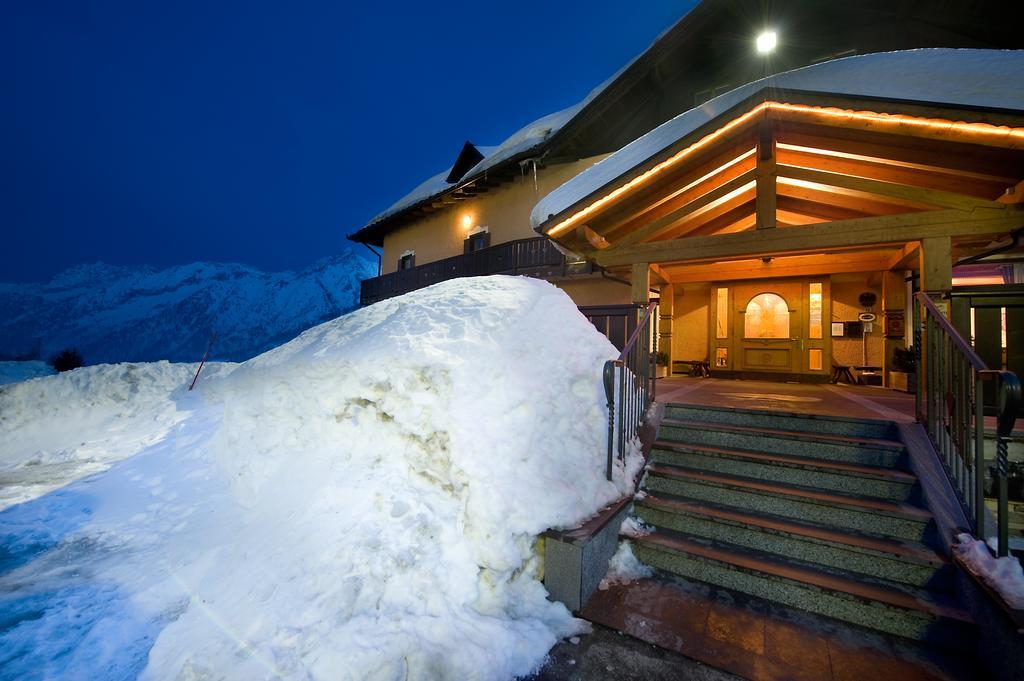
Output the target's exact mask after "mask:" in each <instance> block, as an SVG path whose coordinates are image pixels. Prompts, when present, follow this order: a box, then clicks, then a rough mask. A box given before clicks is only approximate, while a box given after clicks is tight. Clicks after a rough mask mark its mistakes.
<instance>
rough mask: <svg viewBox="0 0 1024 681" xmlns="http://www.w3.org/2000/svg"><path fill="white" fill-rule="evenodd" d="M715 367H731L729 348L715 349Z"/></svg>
mask: <svg viewBox="0 0 1024 681" xmlns="http://www.w3.org/2000/svg"><path fill="white" fill-rule="evenodd" d="M715 366H716V367H727V366H729V348H715Z"/></svg>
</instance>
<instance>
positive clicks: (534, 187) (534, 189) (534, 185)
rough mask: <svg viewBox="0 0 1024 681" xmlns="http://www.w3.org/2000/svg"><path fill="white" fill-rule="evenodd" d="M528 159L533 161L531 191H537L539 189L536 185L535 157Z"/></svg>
mask: <svg viewBox="0 0 1024 681" xmlns="http://www.w3.org/2000/svg"><path fill="white" fill-rule="evenodd" d="M530 161H531V162H532V163H533V191H534V192H538V191H540V189H539V188H538V187H537V159H535V158H532V159H530Z"/></svg>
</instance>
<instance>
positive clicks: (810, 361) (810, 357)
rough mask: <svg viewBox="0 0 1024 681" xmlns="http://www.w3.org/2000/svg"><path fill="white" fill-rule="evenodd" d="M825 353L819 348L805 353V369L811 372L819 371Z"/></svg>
mask: <svg viewBox="0 0 1024 681" xmlns="http://www.w3.org/2000/svg"><path fill="white" fill-rule="evenodd" d="M824 357H825V351H824V350H822V349H821V348H811V349H810V350H808V351H807V368H808V369H810V370H811V371H821V369H822V364H823V363H824V362H823V359H824Z"/></svg>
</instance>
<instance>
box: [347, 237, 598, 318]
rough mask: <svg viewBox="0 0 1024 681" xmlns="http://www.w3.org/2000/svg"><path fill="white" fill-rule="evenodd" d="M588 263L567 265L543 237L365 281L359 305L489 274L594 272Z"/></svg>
mask: <svg viewBox="0 0 1024 681" xmlns="http://www.w3.org/2000/svg"><path fill="white" fill-rule="evenodd" d="M593 271H594V269H593V266H592V265H591V264H590V263H570V262H567V260H566V258H565V256H564V255H562V253H561V252H560V251H559V250H558V249H557V248H555V247H554V245H553V244H552V243H551V242H550V241H549V240H548V239H546V238H545V237H536V238H533V239H519V240H518V241H509V242H507V243H503V244H498V245H497V246H491V247H490V248H484V249H482V250H479V251H476V252H475V253H466V254H464V255H456V256H454V257H451V258H445V259H444V260H437V261H435V262H430V263H426V264H425V265H417V266H416V267H412V268H410V269H407V270H399V271H398V272H392V273H390V274H385V275H382V276H380V277H374V278H373V279H364V280H363V281H362V283H361V284H360V289H359V304H360V305H370V304H372V303H376V302H377V301H379V300H385V299H387V298H391V297H393V296H398V295H402V294H403V293H408V292H409V291H415V290H417V289H421V288H425V287H427V286H430V285H431V284H436V283H438V282H441V281H448V280H449V279H457V278H458V277H479V276H484V275H488V274H523V275H527V276H531V277H543V278H550V277H561V276H569V275H572V274H589V273H591V272H593Z"/></svg>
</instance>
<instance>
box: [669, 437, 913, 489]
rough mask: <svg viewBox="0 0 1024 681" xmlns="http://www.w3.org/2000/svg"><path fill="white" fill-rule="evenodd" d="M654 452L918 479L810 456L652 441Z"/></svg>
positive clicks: (908, 480) (901, 480)
mask: <svg viewBox="0 0 1024 681" xmlns="http://www.w3.org/2000/svg"><path fill="white" fill-rule="evenodd" d="M651 449H652V450H653V451H657V450H663V451H670V452H676V453H680V454H710V455H714V456H721V457H728V458H731V459H741V460H745V461H755V462H757V463H764V464H777V465H781V466H794V467H798V468H813V469H815V470H820V471H823V472H828V473H842V474H844V475H853V476H857V477H862V478H868V479H872V480H885V481H889V482H897V483H903V484H907V485H913V484H915V483H916V482H917V476H915V475H914V474H913V473H908V472H906V471H902V470H899V469H896V468H888V467H885V466H870V465H868V464H857V463H848V462H845V461H832V460H830V459H816V458H814V457H809V456H798V455H795V454H773V453H770V452H755V451H751V450H746V449H731V448H728V447H714V446H712V445H688V444H685V443H681V442H675V441H672V440H661V439H658V440H655V441H654V444H653V445H652V448H651Z"/></svg>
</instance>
